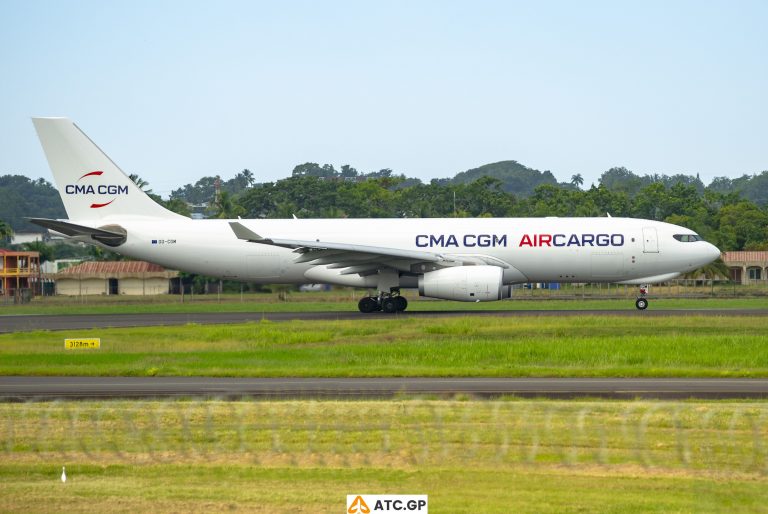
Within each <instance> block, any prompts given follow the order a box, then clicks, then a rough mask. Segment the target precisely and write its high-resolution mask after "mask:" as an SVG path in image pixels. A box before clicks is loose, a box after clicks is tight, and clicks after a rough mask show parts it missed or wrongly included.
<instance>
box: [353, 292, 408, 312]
mask: <svg viewBox="0 0 768 514" xmlns="http://www.w3.org/2000/svg"><path fill="white" fill-rule="evenodd" d="M357 308H358V309H360V312H363V313H366V314H367V313H369V312H375V311H382V312H386V313H388V314H392V313H394V312H402V311H404V310H405V309H407V308H408V300H406V299H405V297H403V296H400V291H399V290H394V291H392V292H390V293H384V292H381V293H379V296H378V297H377V296H366V297H364V298H362V299H360V301H359V302H358V303H357Z"/></svg>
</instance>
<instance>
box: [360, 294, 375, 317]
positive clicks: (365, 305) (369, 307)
mask: <svg viewBox="0 0 768 514" xmlns="http://www.w3.org/2000/svg"><path fill="white" fill-rule="evenodd" d="M357 308H358V309H360V312H364V313H366V314H368V313H369V312H374V311H377V310H379V302H377V301H376V299H375V298H371V297H370V296H366V297H365V298H361V299H360V301H359V302H357Z"/></svg>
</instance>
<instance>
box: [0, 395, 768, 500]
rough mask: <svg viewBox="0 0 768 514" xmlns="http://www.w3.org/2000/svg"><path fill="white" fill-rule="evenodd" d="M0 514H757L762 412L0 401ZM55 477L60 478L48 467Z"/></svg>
mask: <svg viewBox="0 0 768 514" xmlns="http://www.w3.org/2000/svg"><path fill="white" fill-rule="evenodd" d="M0 419H2V420H3V426H2V427H1V429H0V443H1V444H0V449H2V452H3V453H2V463H0V511H3V512H50V511H51V510H57V511H68V512H148V511H153V512H157V511H173V512H190V511H195V512H202V511H208V512H210V511H214V512H218V511H249V512H270V513H273V512H275V513H281V512H286V513H287V512H341V511H342V510H343V506H344V498H345V495H346V494H354V493H411V494H429V502H430V512H435V513H439V512H450V513H463V512H466V513H474V512H483V513H495V512H498V513H502V512H504V513H506V512H617V513H618V512H622V513H623V512H723V511H730V512H768V502H767V501H766V500H768V455H767V454H766V446H765V444H764V441H765V438H766V436H768V404H766V403H763V402H743V403H739V402H690V403H687V402H686V403H658V402H605V401H600V402H591V401H570V402H560V401H522V400H511V401H498V402H475V401H463V402H462V401H442V400H406V401H402V400H401V401H380V402H372V401H371V402H334V401H321V402H312V401H275V402H247V401H241V402H176V401H169V402H152V401H143V402H74V403H71V402H54V403H32V404H0ZM62 466H66V467H67V473H68V481H67V483H65V484H64V483H61V481H60V480H59V476H60V474H61V467H62Z"/></svg>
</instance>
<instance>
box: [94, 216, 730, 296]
mask: <svg viewBox="0 0 768 514" xmlns="http://www.w3.org/2000/svg"><path fill="white" fill-rule="evenodd" d="M119 221H120V225H121V226H122V227H124V228H125V229H126V231H127V233H128V238H127V241H126V242H125V243H124V244H123V245H121V246H120V248H119V251H120V253H122V254H124V255H127V256H130V257H133V258H136V259H142V260H148V261H151V262H156V263H158V264H161V265H163V266H166V267H168V268H174V269H180V270H183V271H188V272H192V273H199V274H204V275H209V276H215V277H221V278H225V279H235V280H244V281H251V282H262V283H277V282H280V283H296V284H299V283H306V282H328V283H336V284H341V285H360V286H366V285H368V283H367V282H366V281H365V280H363V279H364V277H350V276H348V275H347V276H342V275H338V273H337V272H334V271H331V270H326V269H325V268H323V267H319V268H318V267H317V266H312V265H310V264H307V263H295V262H294V261H295V260H296V258H297V257H298V254H297V253H295V252H294V251H293V250H291V249H287V248H280V247H275V246H272V245H266V244H258V243H256V244H254V243H249V242H246V241H242V240H239V239H237V238H236V237H235V236H234V235H233V233H232V230H231V229H230V227H229V222H230V221H231V220H184V219H182V220H147V221H144V220H140V219H137V220H126V219H125V218H121V219H120V220H119ZM240 221H241V222H242V223H244V224H247V226H248V227H249V228H251V229H253V230H254V231H258V232H259V233H262V234H266V235H269V234H280V235H281V237H290V238H292V239H301V240H309V241H318V242H326V241H348V242H354V243H355V244H360V245H371V246H386V247H390V248H397V249H404V250H429V251H432V252H439V253H442V254H445V255H448V256H449V255H475V254H482V255H488V256H492V257H495V258H497V259H500V260H501V261H504V262H505V263H508V264H509V265H510V268H511V270H514V271H511V272H509V273H507V272H506V271H505V274H504V282H505V283H508V284H513V283H521V282H542V281H557V282H624V281H632V280H635V279H641V278H644V277H656V276H663V275H667V274H673V273H675V274H679V273H684V272H687V271H692V270H694V269H696V268H698V267H700V266H702V265H703V264H706V263H707V262H710V261H711V260H712V258H713V255H714V253H715V252H716V249H715V251H714V252H713V251H712V250H711V248H714V247H712V246H711V245H709V243H706V242H704V241H695V242H681V241H679V240H677V239H675V238H674V237H673V236H674V235H676V234H680V233H685V234H687V233H689V231H688V230H686V229H681V227H678V226H675V225H670V224H668V223H662V222H657V221H650V220H641V219H630V218H495V219H489V218H442V219H434V218H432V219H419V218H409V219H301V220H297V219H281V220H273V219H264V220H240ZM108 223H109V220H106V219H102V220H99V221H98V224H99V225H105V224H108ZM517 272H519V273H517ZM521 274H522V277H521V276H520V275H521ZM337 275H338V277H337ZM334 278H336V280H334ZM321 279H322V280H321Z"/></svg>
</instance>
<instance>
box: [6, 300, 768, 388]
mask: <svg viewBox="0 0 768 514" xmlns="http://www.w3.org/2000/svg"><path fill="white" fill-rule="evenodd" d="M65 337H100V338H101V341H102V348H101V349H100V350H79V351H73V350H65V349H64V345H63V339H64V338H65ZM766 341H768V319H766V318H763V317H717V316H705V315H692V316H674V317H660V318H646V317H641V316H626V317H623V316H594V315H585V316H575V317H567V318H556V317H523V318H505V317H493V316H483V317H479V318H478V317H471V316H467V317H458V318H450V319H420V318H386V317H383V318H382V319H380V320H369V321H365V322H359V321H289V322H280V323H272V322H254V323H247V324H238V325H207V326H199V325H186V326H180V327H144V328H124V329H99V330H78V331H74V332H72V331H58V332H46V331H36V332H25V333H16V334H3V335H0V375H95V376H98V375H116V376H141V375H167V376H187V375H189V376H262V377H280V376H325V377H345V376H361V377H365V376H562V377H566V376H571V377H621V376H627V377H630V376H632V377H643V376H646V377H676V376H678V377H688V376H699V377H766V376H768V345H766Z"/></svg>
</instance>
